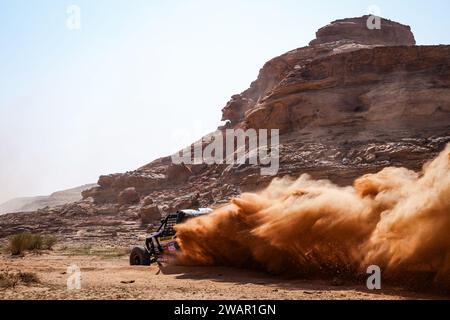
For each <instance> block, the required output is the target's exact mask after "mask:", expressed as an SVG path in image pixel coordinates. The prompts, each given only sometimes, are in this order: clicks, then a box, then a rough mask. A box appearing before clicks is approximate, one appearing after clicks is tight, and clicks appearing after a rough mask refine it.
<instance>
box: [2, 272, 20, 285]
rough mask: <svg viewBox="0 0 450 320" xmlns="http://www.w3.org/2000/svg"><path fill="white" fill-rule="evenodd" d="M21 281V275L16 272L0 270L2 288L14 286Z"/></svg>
mask: <svg viewBox="0 0 450 320" xmlns="http://www.w3.org/2000/svg"><path fill="white" fill-rule="evenodd" d="M18 282H19V277H18V276H17V274H16V273H11V272H0V288H2V289H7V288H14V287H15V286H16V285H17V283H18Z"/></svg>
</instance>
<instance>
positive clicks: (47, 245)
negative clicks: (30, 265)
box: [42, 236, 58, 250]
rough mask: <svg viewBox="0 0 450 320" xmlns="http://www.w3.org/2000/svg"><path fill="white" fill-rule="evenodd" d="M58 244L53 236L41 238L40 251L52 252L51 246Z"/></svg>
mask: <svg viewBox="0 0 450 320" xmlns="http://www.w3.org/2000/svg"><path fill="white" fill-rule="evenodd" d="M57 242H58V240H57V239H56V237H54V236H43V237H42V249H45V250H52V249H53V246H54V245H55V244H56V243H57Z"/></svg>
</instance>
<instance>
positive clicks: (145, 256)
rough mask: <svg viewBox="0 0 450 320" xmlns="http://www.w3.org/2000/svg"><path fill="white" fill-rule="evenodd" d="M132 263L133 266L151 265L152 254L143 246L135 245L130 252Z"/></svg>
mask: <svg viewBox="0 0 450 320" xmlns="http://www.w3.org/2000/svg"><path fill="white" fill-rule="evenodd" d="M130 265H131V266H149V265H150V254H149V253H148V252H147V250H146V249H145V248H144V247H142V246H140V247H134V248H133V250H131V253H130Z"/></svg>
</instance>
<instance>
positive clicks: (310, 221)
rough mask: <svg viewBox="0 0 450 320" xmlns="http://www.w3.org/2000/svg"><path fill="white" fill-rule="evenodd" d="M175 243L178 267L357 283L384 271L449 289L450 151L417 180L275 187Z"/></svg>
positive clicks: (181, 232) (390, 177)
mask: <svg viewBox="0 0 450 320" xmlns="http://www.w3.org/2000/svg"><path fill="white" fill-rule="evenodd" d="M177 234H178V241H179V244H180V246H181V248H182V252H183V253H182V254H181V256H180V257H179V263H181V264H195V265H227V266H237V267H245V268H257V269H263V270H265V271H267V272H270V273H277V274H291V275H297V276H303V277H324V276H342V277H346V276H348V277H353V279H354V278H355V275H356V276H358V275H362V274H365V270H366V268H367V267H368V266H369V265H378V266H380V267H381V268H382V269H383V276H384V278H388V279H389V278H390V279H392V280H399V281H408V282H410V281H417V282H423V281H426V282H427V284H428V282H434V284H436V285H437V286H439V287H446V288H448V287H450V144H449V145H447V147H446V149H445V150H444V151H443V152H442V153H441V154H440V155H439V156H438V157H437V158H436V159H435V160H434V161H432V162H430V163H428V164H426V165H425V166H424V168H423V171H422V172H421V173H415V172H413V171H409V170H407V169H405V168H386V169H383V170H382V171H380V172H378V173H376V174H369V175H365V176H363V177H361V178H359V179H357V180H356V181H355V182H354V185H353V187H345V188H343V187H338V186H336V185H334V184H332V183H331V182H329V181H323V180H321V181H315V180H313V179H311V178H310V177H309V176H308V175H302V176H301V177H300V178H299V179H298V180H295V181H294V180H290V179H288V178H283V179H278V178H277V179H274V180H273V181H272V183H271V184H270V185H269V186H268V187H267V188H266V189H265V190H264V191H262V192H260V193H258V194H254V193H245V194H243V195H242V196H241V197H240V198H236V199H233V200H232V201H231V203H230V204H228V205H226V206H224V207H222V208H220V209H217V210H216V211H215V212H213V213H212V214H210V215H208V216H205V217H201V218H198V219H194V220H191V221H188V222H187V223H185V224H182V225H179V226H178V227H177ZM419 275H420V276H421V278H419ZM423 275H426V276H425V278H423ZM411 276H412V278H411Z"/></svg>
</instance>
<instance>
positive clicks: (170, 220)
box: [145, 208, 212, 254]
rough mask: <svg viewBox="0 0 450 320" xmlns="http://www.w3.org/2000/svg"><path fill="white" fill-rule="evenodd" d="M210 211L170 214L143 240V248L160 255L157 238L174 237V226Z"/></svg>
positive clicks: (159, 245)
mask: <svg viewBox="0 0 450 320" xmlns="http://www.w3.org/2000/svg"><path fill="white" fill-rule="evenodd" d="M211 211H212V210H211V209H208V208H200V209H198V210H178V211H177V212H176V213H171V214H169V215H167V217H165V218H163V219H161V225H160V226H159V228H158V229H157V230H156V231H155V232H153V233H151V234H150V235H148V237H147V238H146V239H145V248H146V250H147V251H148V252H149V253H152V252H154V253H157V254H158V253H161V252H162V251H163V249H162V247H161V244H160V242H159V239H158V238H159V237H174V238H175V237H176V235H175V229H174V227H175V225H176V224H179V223H183V222H184V221H186V220H188V219H189V218H195V217H199V216H202V215H204V214H207V213H210V212H211Z"/></svg>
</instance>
